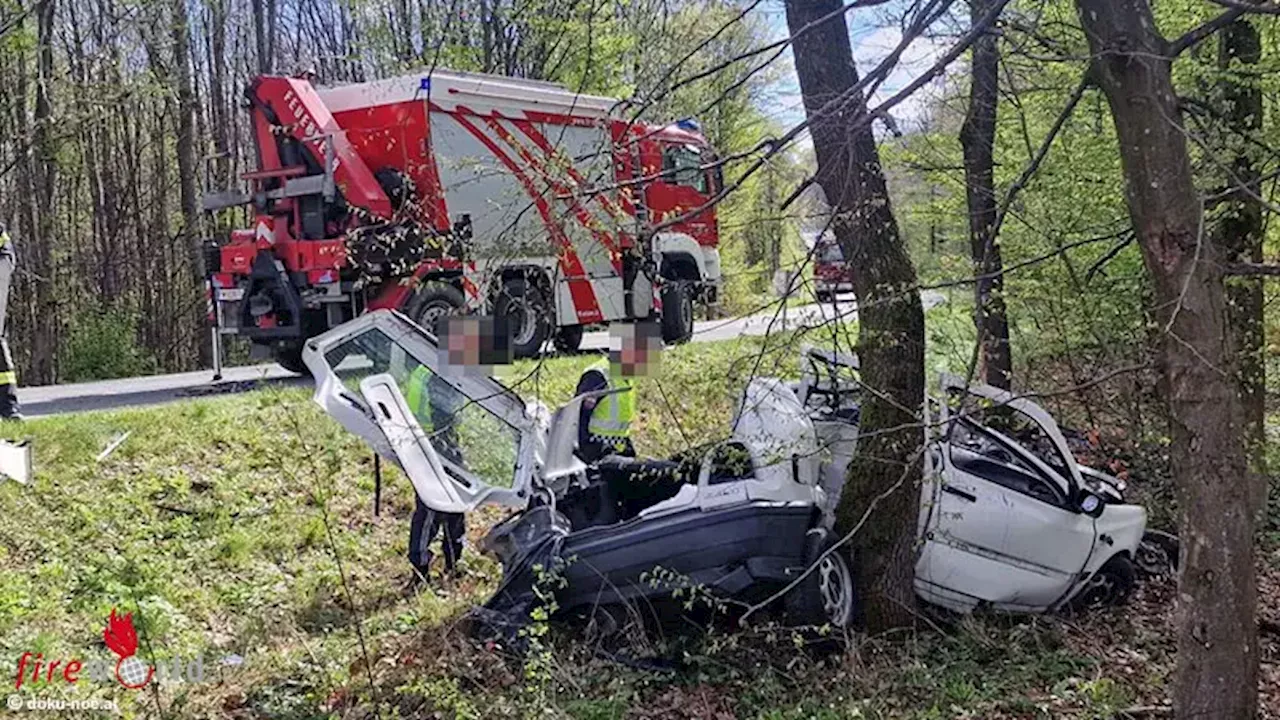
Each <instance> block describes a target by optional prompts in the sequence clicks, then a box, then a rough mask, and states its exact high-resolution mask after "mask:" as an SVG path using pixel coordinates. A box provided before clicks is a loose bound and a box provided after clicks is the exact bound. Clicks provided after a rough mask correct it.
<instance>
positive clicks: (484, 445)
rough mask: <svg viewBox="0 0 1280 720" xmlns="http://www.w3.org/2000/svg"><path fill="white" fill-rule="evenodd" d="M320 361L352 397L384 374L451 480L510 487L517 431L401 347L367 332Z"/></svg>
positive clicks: (374, 331)
mask: <svg viewBox="0 0 1280 720" xmlns="http://www.w3.org/2000/svg"><path fill="white" fill-rule="evenodd" d="M325 361H326V362H327V363H328V364H329V366H330V367H332V368H333V369H334V371H335V372H337V373H338V375H339V376H340V377H341V378H342V382H343V384H344V385H345V386H347V387H348V388H350V389H351V390H352V391H353V392H354V393H355V394H357V395H358V394H359V393H360V381H361V380H363V379H364V378H365V377H368V376H370V375H376V374H381V373H386V374H388V375H390V376H391V377H393V378H395V381H396V385H397V386H398V388H399V390H400V394H401V395H402V396H403V397H404V399H405V403H406V404H407V405H408V407H409V410H410V411H411V412H412V413H413V415H414V419H416V420H417V421H418V423H419V424H420V425H421V426H422V429H423V431H425V432H426V434H427V436H428V437H429V438H430V439H431V445H432V447H433V448H434V449H435V451H436V453H437V454H438V455H439V456H440V459H441V460H444V461H445V464H446V471H447V472H449V474H450V475H451V476H453V477H454V479H455V480H458V481H460V482H462V483H463V484H467V485H469V484H470V483H469V480H468V479H467V478H466V477H465V474H470V475H471V476H473V477H475V478H477V479H479V480H481V481H483V482H485V483H487V484H489V485H491V486H494V487H502V488H509V487H511V486H512V481H513V479H514V476H515V471H516V465H517V460H518V457H519V449H520V433H519V431H518V430H517V429H516V428H514V427H512V426H511V425H510V424H509V423H507V422H506V421H505V420H503V419H502V418H501V417H499V416H498V415H496V414H495V413H493V412H490V411H489V410H488V409H487V408H485V407H484V406H483V405H482V404H480V403H478V402H476V401H475V400H474V399H472V398H469V397H467V396H466V395H465V394H463V393H462V392H461V391H460V390H459V389H458V388H457V387H456V386H455V385H454V384H453V383H452V382H451V381H450V380H449V379H447V378H445V377H443V376H440V375H438V374H436V373H435V372H434V371H433V370H432V369H431V368H430V367H428V366H427V365H425V364H424V363H422V362H421V361H419V359H418V358H417V357H415V356H414V355H413V354H412V352H410V351H409V350H408V349H407V347H406V346H404V345H402V344H400V343H397V342H395V341H393V340H392V338H391V337H390V336H388V335H387V334H386V333H384V332H383V331H382V330H379V329H377V328H370V329H369V330H366V331H365V332H363V333H360V334H358V335H355V336H353V337H351V338H350V339H348V340H346V341H345V342H343V343H341V344H339V345H337V346H335V347H333V348H332V349H330V350H329V351H328V352H326V353H325ZM449 466H452V467H449ZM459 471H462V472H459Z"/></svg>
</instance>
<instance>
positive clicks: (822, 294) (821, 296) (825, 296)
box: [815, 290, 834, 305]
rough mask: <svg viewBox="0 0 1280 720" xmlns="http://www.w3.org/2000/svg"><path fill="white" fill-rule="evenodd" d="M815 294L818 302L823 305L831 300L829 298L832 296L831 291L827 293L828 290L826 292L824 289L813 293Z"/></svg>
mask: <svg viewBox="0 0 1280 720" xmlns="http://www.w3.org/2000/svg"><path fill="white" fill-rule="evenodd" d="M815 295H816V296H817V298H818V302H820V303H822V304H824V305H825V304H826V303H829V302H831V299H832V298H833V297H834V296H833V295H832V294H831V293H829V292H827V291H825V290H819V291H818V292H817V293H815Z"/></svg>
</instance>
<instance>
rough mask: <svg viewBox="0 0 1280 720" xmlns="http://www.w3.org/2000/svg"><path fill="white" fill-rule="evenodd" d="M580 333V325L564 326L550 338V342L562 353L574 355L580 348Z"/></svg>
mask: <svg viewBox="0 0 1280 720" xmlns="http://www.w3.org/2000/svg"><path fill="white" fill-rule="evenodd" d="M582 332H583V331H582V326H581V325H566V326H564V327H562V328H560V329H559V330H557V331H556V333H555V335H553V336H551V342H552V344H554V345H555V347H556V350H559V351H560V352H562V353H576V352H578V348H580V347H582Z"/></svg>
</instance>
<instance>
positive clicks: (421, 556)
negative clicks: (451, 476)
mask: <svg viewBox="0 0 1280 720" xmlns="http://www.w3.org/2000/svg"><path fill="white" fill-rule="evenodd" d="M404 399H405V403H407V404H408V405H409V410H410V411H411V412H412V413H413V416H414V418H415V419H417V421H418V424H420V425H422V428H423V429H424V430H426V432H427V434H428V436H429V437H430V438H431V445H432V447H434V448H435V450H436V452H437V453H438V454H439V455H440V457H441V459H443V460H447V461H449V462H451V463H453V464H455V465H461V464H462V451H461V448H460V447H459V445H458V431H457V428H456V427H455V422H456V418H455V413H456V412H457V411H458V410H459V409H460V408H461V407H462V405H463V403H464V400H465V399H464V398H463V397H462V395H461V394H460V393H459V392H458V391H457V390H455V389H454V388H453V386H452V385H450V384H449V383H448V382H446V381H444V380H442V379H441V378H439V377H437V376H436V375H435V373H433V372H431V370H429V369H428V368H427V367H426V366H425V365H418V366H417V367H415V368H414V369H413V372H411V373H410V374H409V379H408V381H407V382H406V383H405V394H404ZM413 497H414V505H413V517H412V518H411V519H410V520H409V564H411V565H413V568H414V570H415V571H416V575H417V576H418V577H416V578H415V579H416V580H425V579H426V578H427V577H428V569H429V568H430V566H431V549H430V548H431V543H432V541H434V540H435V538H436V535H437V534H438V533H440V531H441V530H442V529H443V531H444V538H443V539H442V540H441V541H440V548H441V550H442V551H443V554H444V568H445V572H447V573H453V572H456V570H457V566H458V560H460V559H461V558H462V545H463V540H464V538H465V536H466V532H467V523H466V516H465V515H463V514H462V513H447V512H440V511H438V510H433V509H431V508H429V507H427V506H426V504H425V503H423V502H422V498H420V497H418V494H417V493H416V492H415V493H414V494H413Z"/></svg>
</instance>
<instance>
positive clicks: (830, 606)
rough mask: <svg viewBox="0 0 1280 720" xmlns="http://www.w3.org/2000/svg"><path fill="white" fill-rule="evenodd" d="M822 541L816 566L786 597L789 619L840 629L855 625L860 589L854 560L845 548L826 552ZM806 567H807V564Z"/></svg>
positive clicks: (790, 620)
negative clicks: (854, 571)
mask: <svg viewBox="0 0 1280 720" xmlns="http://www.w3.org/2000/svg"><path fill="white" fill-rule="evenodd" d="M831 546H832V543H826V544H824V545H823V549H822V551H821V552H819V553H817V555H815V557H817V558H821V559H819V560H818V561H817V567H815V568H813V570H812V571H811V572H810V573H809V574H808V576H806V577H805V579H804V580H803V581H801V582H800V584H799V585H796V586H795V587H794V588H792V589H791V592H789V593H787V595H786V598H785V608H786V613H787V619H788V621H789V622H791V623H792V624H795V625H804V626H810V627H817V626H822V625H829V626H831V627H832V628H834V629H837V630H844V629H846V628H850V627H852V626H853V623H854V618H855V617H856V611H857V591H856V589H855V588H854V584H853V578H854V575H853V564H852V563H850V562H849V555H848V552H847V550H846V549H845V548H837V549H836V550H834V551H833V552H827V550H829V549H830V548H831ZM806 569H807V568H806Z"/></svg>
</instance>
